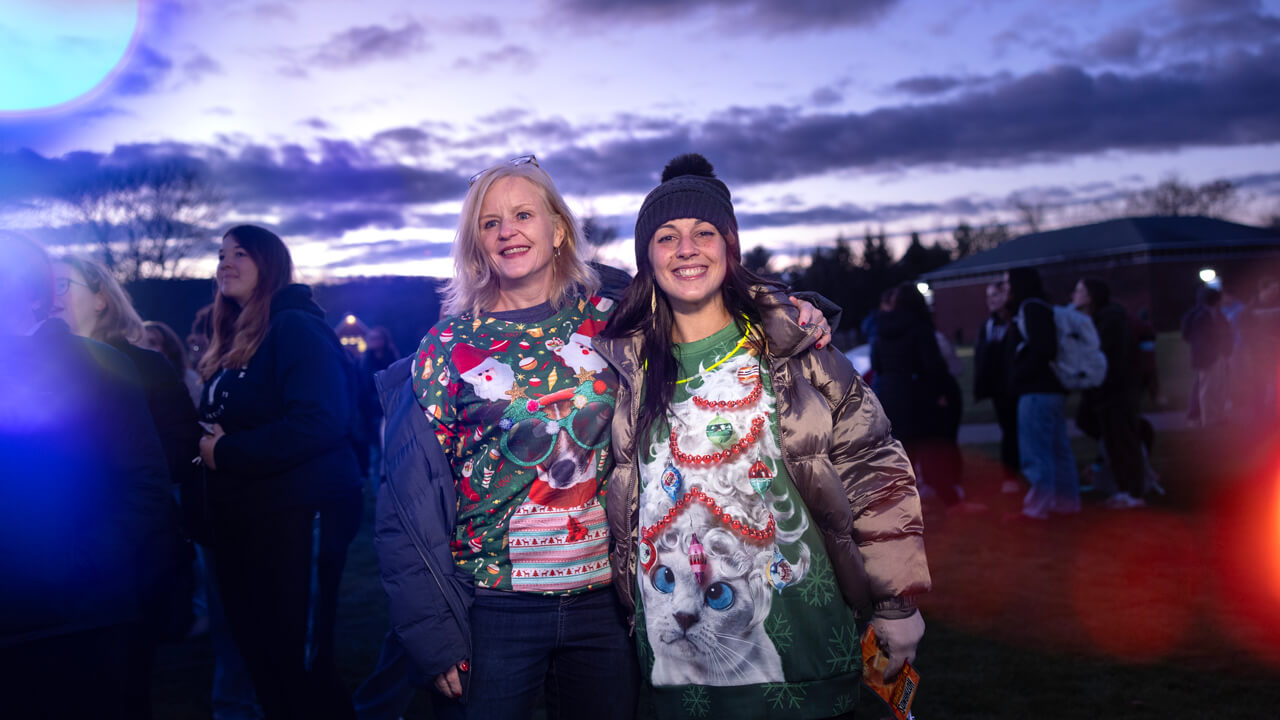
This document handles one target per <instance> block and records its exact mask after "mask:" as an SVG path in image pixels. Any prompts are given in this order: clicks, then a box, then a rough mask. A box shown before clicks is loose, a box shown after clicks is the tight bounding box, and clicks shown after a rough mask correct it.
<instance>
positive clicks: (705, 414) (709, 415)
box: [639, 353, 810, 686]
mask: <svg viewBox="0 0 1280 720" xmlns="http://www.w3.org/2000/svg"><path fill="white" fill-rule="evenodd" d="M757 363H758V360H757V359H756V358H755V357H753V356H751V355H749V354H745V353H744V354H743V355H742V356H741V357H737V358H733V359H732V360H730V361H729V362H726V363H725V364H724V365H722V366H721V367H719V368H717V369H716V371H715V372H713V373H711V374H710V376H709V377H706V378H705V379H704V382H703V383H702V384H701V385H700V386H698V387H696V388H694V389H693V390H692V392H693V393H694V394H696V395H698V396H700V397H702V398H704V399H707V400H727V401H736V400H740V399H741V398H743V397H746V396H747V395H748V394H749V393H750V391H751V389H752V387H753V385H751V384H750V383H749V382H744V381H742V380H740V379H739V372H738V371H739V370H740V369H743V368H750V367H751V366H755V365H757ZM746 376H747V377H748V378H749V377H752V376H751V374H750V373H749V372H748V373H747V375H746ZM756 377H758V376H756ZM773 405H774V402H773V398H772V396H770V395H768V394H767V393H762V396H761V398H760V400H759V401H757V402H756V403H753V404H751V405H750V406H748V407H742V408H719V409H715V410H707V409H702V408H699V407H697V406H696V405H695V404H694V403H693V402H692V401H691V400H685V401H683V402H679V403H675V404H674V405H673V407H672V410H673V413H674V415H675V428H676V430H677V434H678V442H679V444H680V450H681V451H683V452H686V453H692V454H697V455H706V454H710V453H714V452H716V451H717V450H719V447H717V446H715V445H713V444H712V443H711V440H710V439H709V438H708V437H707V434H706V427H707V425H708V424H710V423H711V422H712V420H713V419H714V418H716V416H720V417H721V418H722V419H724V420H727V421H728V422H729V423H730V424H731V425H732V426H733V428H734V429H735V431H736V432H737V434H738V436H739V437H741V436H743V435H746V434H747V432H748V431H749V428H750V426H751V421H752V419H754V418H756V417H759V416H761V415H762V414H764V413H770V414H772V412H773V410H774V407H773ZM717 424H718V423H717ZM650 453H651V454H652V455H653V460H652V461H650V462H648V463H645V464H644V467H643V469H642V473H641V476H642V482H643V484H644V487H643V489H642V491H641V497H640V525H641V529H642V531H643V529H644V528H647V527H650V526H652V525H654V524H657V523H659V522H661V521H662V519H663V518H664V517H665V516H666V514H667V513H668V512H669V511H670V510H671V508H672V507H673V506H674V505H675V502H676V500H675V499H673V498H672V497H671V496H670V495H669V494H668V492H667V491H666V490H664V488H663V487H662V483H661V482H660V477H661V474H662V472H663V469H664V468H665V467H666V466H667V464H668V463H669V462H670V459H671V450H670V447H669V445H668V443H667V441H666V438H665V437H663V438H662V439H660V440H657V441H655V442H654V443H653V445H652V447H651V448H650ZM758 460H767V461H769V463H770V464H772V465H773V466H774V467H781V463H782V453H781V450H780V449H779V447H778V444H777V442H776V440H775V438H774V433H773V432H772V430H771V429H770V428H769V427H768V425H767V424H766V427H765V428H764V431H763V432H762V433H761V434H760V436H759V438H758V439H757V441H756V442H755V443H754V444H753V445H752V446H751V447H750V448H749V449H748V451H747V452H744V453H742V454H740V455H738V456H737V457H732V458H729V459H727V460H725V461H723V462H718V463H714V464H711V465H696V466H691V465H685V464H681V465H679V466H678V469H679V471H680V474H681V476H682V482H681V487H680V490H679V492H678V493H677V498H678V497H681V496H682V495H683V494H684V493H686V492H688V490H689V488H691V487H694V486H697V487H698V488H700V489H701V490H702V491H703V492H705V493H706V494H708V495H710V496H711V497H712V498H714V499H715V501H716V502H717V503H718V504H719V505H720V507H721V509H722V511H723V512H727V513H729V514H730V515H731V516H733V517H734V518H735V519H737V520H738V521H740V523H741V525H742V526H743V527H749V528H755V529H760V528H764V527H765V526H766V525H767V524H768V522H769V518H770V516H771V515H772V517H773V518H774V520H775V522H776V523H777V525H778V526H779V527H778V529H777V531H776V535H775V537H774V538H773V539H772V540H771V541H767V542H760V541H756V540H748V539H747V538H745V537H744V536H743V535H742V534H741V533H740V532H738V531H736V530H734V529H732V528H731V527H729V526H726V525H725V524H724V523H723V522H720V521H719V520H718V519H717V518H714V517H713V516H712V514H711V512H710V510H709V509H707V508H706V507H705V506H704V505H702V504H699V503H690V504H689V505H688V507H687V509H685V510H683V511H681V512H679V514H678V516H677V517H676V518H675V519H674V520H673V521H672V522H671V523H670V525H668V526H667V527H666V528H665V529H664V530H663V531H662V532H659V533H658V534H657V535H656V536H655V537H653V539H652V542H653V549H654V560H653V562H652V564H651V565H650V566H649V569H648V570H647V572H646V571H645V570H644V569H643V568H642V569H641V571H640V578H639V584H640V592H641V599H642V602H643V607H644V618H645V627H646V631H647V633H648V640H649V645H650V647H651V648H652V649H653V654H654V664H653V673H652V676H651V681H652V682H653V684H654V685H655V686H670V685H689V684H695V685H709V686H733V685H752V684H758V683H764V682H782V681H784V680H785V677H784V676H783V672H782V659H781V657H780V656H779V654H778V650H777V648H776V647H775V645H774V643H773V640H772V639H771V638H770V637H769V635H768V633H767V632H766V631H765V626H764V622H765V620H766V619H767V618H768V616H769V612H770V610H771V608H772V606H773V596H774V592H775V590H774V586H773V585H772V584H771V583H770V580H769V577H768V573H769V565H770V561H771V560H772V559H773V557H774V552H775V550H778V549H779V548H782V549H785V550H786V555H787V556H788V557H791V556H793V555H795V556H797V559H795V560H794V561H793V562H792V563H791V569H792V578H791V582H790V584H793V585H794V584H796V583H799V582H800V581H801V580H802V579H803V578H804V576H805V575H806V573H807V571H808V567H809V560H810V551H809V548H808V546H807V545H805V544H804V543H802V542H800V537H801V535H802V534H803V533H804V531H805V530H806V529H807V528H808V518H807V517H806V516H805V515H804V514H803V513H802V512H800V511H799V509H798V507H797V503H793V502H792V501H791V500H790V498H789V497H788V496H787V495H786V494H785V493H784V494H778V492H777V491H780V490H782V488H780V487H770V488H768V489H766V490H765V491H764V492H763V493H760V492H757V491H756V489H755V488H754V487H753V486H752V485H751V481H750V473H749V471H750V469H751V467H752V465H754V464H755V463H756V461H758ZM793 525H794V526H795V527H792V526H793ZM694 534H696V535H697V536H698V541H699V542H700V543H701V545H702V546H703V552H704V554H705V557H706V563H705V569H704V573H703V578H702V581H701V582H698V579H697V578H696V577H695V575H694V572H693V569H692V567H691V564H690V558H689V547H690V544H691V543H692V540H693V535H694Z"/></svg>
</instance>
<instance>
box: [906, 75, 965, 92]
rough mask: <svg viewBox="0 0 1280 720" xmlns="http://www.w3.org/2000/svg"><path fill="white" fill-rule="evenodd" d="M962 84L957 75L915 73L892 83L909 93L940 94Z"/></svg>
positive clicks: (962, 81)
mask: <svg viewBox="0 0 1280 720" xmlns="http://www.w3.org/2000/svg"><path fill="white" fill-rule="evenodd" d="M963 84H964V80H961V79H960V78H958V77H950V76H944V75H917V76H916V77H909V78H906V79H903V80H899V81H898V82H896V83H894V84H893V89H894V90H898V91H900V92H904V93H908V94H911V95H941V94H942V93H945V92H949V91H951V90H955V89H956V88H958V87H960V86H961V85H963Z"/></svg>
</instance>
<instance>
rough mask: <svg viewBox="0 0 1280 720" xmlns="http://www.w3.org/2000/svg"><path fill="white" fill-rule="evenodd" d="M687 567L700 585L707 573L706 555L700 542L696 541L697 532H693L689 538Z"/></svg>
mask: <svg viewBox="0 0 1280 720" xmlns="http://www.w3.org/2000/svg"><path fill="white" fill-rule="evenodd" d="M689 569H690V570H692V571H693V577H694V579H695V580H697V581H698V584H699V585H701V584H702V581H703V579H704V578H706V575H707V555H706V552H705V551H704V550H703V548H702V543H700V542H698V534H697V533H694V534H693V537H692V538H691V539H690V540H689Z"/></svg>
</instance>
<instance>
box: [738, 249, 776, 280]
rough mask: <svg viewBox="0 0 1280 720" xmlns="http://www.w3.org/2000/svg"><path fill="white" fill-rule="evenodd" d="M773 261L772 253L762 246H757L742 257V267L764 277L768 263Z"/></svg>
mask: <svg viewBox="0 0 1280 720" xmlns="http://www.w3.org/2000/svg"><path fill="white" fill-rule="evenodd" d="M771 260H773V253H771V252H769V250H768V249H767V248H765V246H763V245H757V246H755V247H753V248H751V249H750V250H748V251H747V252H746V253H745V254H743V256H742V266H743V267H745V268H746V269H748V270H750V271H751V272H753V273H756V274H758V275H764V274H767V273H768V272H769V261H771Z"/></svg>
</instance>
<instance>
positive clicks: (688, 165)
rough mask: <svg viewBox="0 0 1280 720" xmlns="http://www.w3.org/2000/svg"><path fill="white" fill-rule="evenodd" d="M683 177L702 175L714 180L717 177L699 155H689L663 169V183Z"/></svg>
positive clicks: (676, 159)
mask: <svg viewBox="0 0 1280 720" xmlns="http://www.w3.org/2000/svg"><path fill="white" fill-rule="evenodd" d="M681 175H700V176H702V177H709V178H713V177H715V176H716V172H715V168H713V167H711V163H710V162H708V161H707V159H706V158H704V157H702V156H701V155H699V154H698V153H688V154H685V155H681V156H680V157H678V158H675V159H674V160H672V161H671V162H669V163H667V166H666V167H665V168H663V169H662V182H666V181H668V180H670V179H671V178H676V177H680V176H681Z"/></svg>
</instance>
